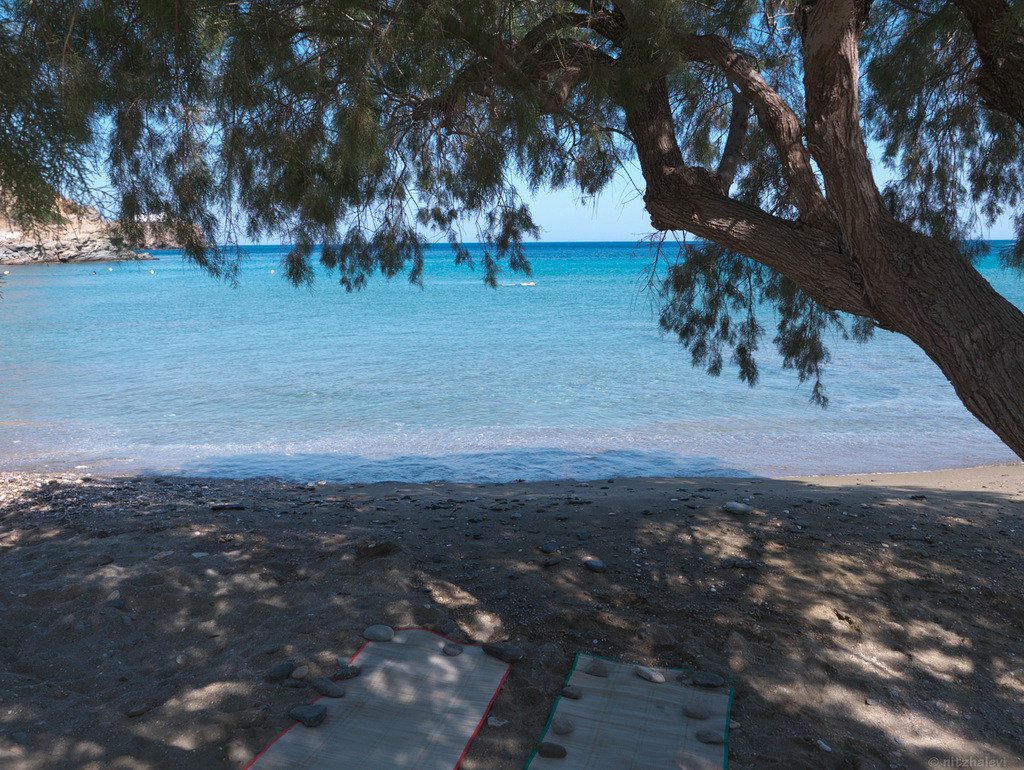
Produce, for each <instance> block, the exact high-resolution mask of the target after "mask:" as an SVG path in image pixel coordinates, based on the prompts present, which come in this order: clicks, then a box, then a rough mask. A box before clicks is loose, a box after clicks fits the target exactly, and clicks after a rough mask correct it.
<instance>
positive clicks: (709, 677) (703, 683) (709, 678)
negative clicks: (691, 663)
mask: <svg viewBox="0 0 1024 770" xmlns="http://www.w3.org/2000/svg"><path fill="white" fill-rule="evenodd" d="M691 681H692V682H693V683H694V684H695V685H697V687H721V686H722V685H723V684H725V679H723V678H722V677H720V676H719V675H718V674H712V673H710V672H709V671H698V672H697V673H696V674H694V675H693V679H692V680H691Z"/></svg>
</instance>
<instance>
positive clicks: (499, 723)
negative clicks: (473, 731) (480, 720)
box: [487, 717, 508, 727]
mask: <svg viewBox="0 0 1024 770" xmlns="http://www.w3.org/2000/svg"><path fill="white" fill-rule="evenodd" d="M487 724H488V725H490V726H491V727H504V726H505V725H507V724H508V720H507V719H498V717H487Z"/></svg>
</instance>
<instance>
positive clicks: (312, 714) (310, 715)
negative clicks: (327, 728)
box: [288, 704, 327, 727]
mask: <svg viewBox="0 0 1024 770" xmlns="http://www.w3.org/2000/svg"><path fill="white" fill-rule="evenodd" d="M288 716H290V717H291V718H292V719H294V720H295V721H296V722H302V724H304V725H305V726H306V727H316V726H317V725H319V724H322V723H323V721H324V718H325V717H326V716H327V706H318V705H316V704H313V705H311V706H296V707H295V708H293V709H292V710H291V711H289V712H288Z"/></svg>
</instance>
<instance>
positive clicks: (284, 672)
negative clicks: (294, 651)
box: [267, 660, 295, 682]
mask: <svg viewBox="0 0 1024 770" xmlns="http://www.w3.org/2000/svg"><path fill="white" fill-rule="evenodd" d="M294 670H295V664H294V663H292V661H290V660H288V661H285V662H284V663H278V664H277V665H276V666H273V667H272V668H271V669H270V671H268V672H267V679H269V680H270V681H271V682H280V681H281V680H282V679H287V678H288V677H290V676H291V675H292V671H294Z"/></svg>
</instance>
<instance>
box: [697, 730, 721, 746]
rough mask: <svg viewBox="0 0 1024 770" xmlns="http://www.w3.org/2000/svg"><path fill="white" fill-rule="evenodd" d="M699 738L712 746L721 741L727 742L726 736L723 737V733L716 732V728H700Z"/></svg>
mask: <svg viewBox="0 0 1024 770" xmlns="http://www.w3.org/2000/svg"><path fill="white" fill-rule="evenodd" d="M697 740H698V741H700V742H701V743H708V744H711V745H712V746H717V745H718V744H719V743H725V738H724V737H722V734H721V733H716V732H715V731H714V730H698V731H697Z"/></svg>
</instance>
